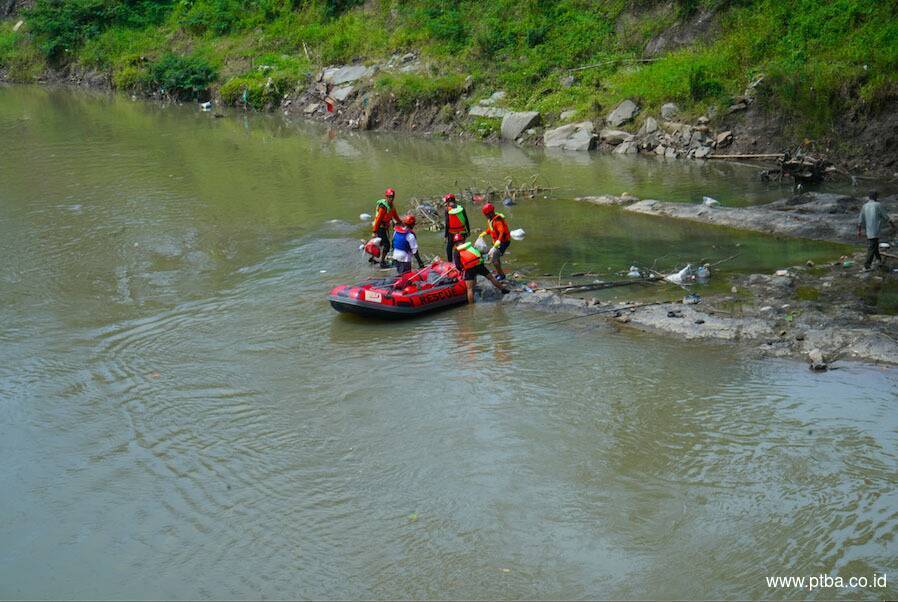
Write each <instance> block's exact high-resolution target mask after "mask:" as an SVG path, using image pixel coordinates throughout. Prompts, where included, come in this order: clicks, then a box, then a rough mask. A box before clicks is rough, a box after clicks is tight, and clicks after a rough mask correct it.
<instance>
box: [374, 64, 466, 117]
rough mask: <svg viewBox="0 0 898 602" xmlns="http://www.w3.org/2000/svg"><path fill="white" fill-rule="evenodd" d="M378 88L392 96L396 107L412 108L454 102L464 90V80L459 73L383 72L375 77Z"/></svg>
mask: <svg viewBox="0 0 898 602" xmlns="http://www.w3.org/2000/svg"><path fill="white" fill-rule="evenodd" d="M375 85H376V87H377V89H378V90H381V91H383V92H388V93H389V94H391V95H392V96H393V99H394V102H395V103H396V107H397V108H399V109H402V110H408V109H412V108H414V107H415V106H417V105H418V103H421V104H427V105H431V104H443V103H447V102H455V101H456V100H458V97H459V96H461V95H462V93H463V92H464V85H465V80H464V78H463V77H462V76H460V75H443V76H439V77H430V76H426V75H419V74H417V73H403V74H399V75H393V74H389V73H385V74H383V75H381V76H380V77H379V78H377V81H376V82H375Z"/></svg>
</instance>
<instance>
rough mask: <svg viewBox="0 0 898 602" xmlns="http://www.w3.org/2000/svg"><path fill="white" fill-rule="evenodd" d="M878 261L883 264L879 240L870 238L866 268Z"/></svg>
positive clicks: (865, 262) (868, 240)
mask: <svg viewBox="0 0 898 602" xmlns="http://www.w3.org/2000/svg"><path fill="white" fill-rule="evenodd" d="M874 259H876V260H877V261H879V263H880V264H882V255H880V254H879V239H878V238H868V239H867V259H866V260H865V261H864V267H865V268H869V267H870V266H871V265H872V264H873V260H874Z"/></svg>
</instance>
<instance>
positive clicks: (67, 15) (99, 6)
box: [26, 0, 172, 61]
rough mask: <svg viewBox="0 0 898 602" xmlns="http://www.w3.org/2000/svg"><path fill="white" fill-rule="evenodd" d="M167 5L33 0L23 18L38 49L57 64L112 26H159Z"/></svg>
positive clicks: (143, 0) (150, 0) (157, 1)
mask: <svg viewBox="0 0 898 602" xmlns="http://www.w3.org/2000/svg"><path fill="white" fill-rule="evenodd" d="M171 5H172V0H37V2H35V4H34V6H33V7H32V8H31V9H30V10H29V11H28V12H27V14H26V19H27V21H28V27H29V29H30V31H31V33H32V35H33V36H34V38H35V39H36V40H37V42H38V47H39V48H40V49H41V50H42V51H43V52H44V53H45V54H46V55H47V56H48V57H49V58H51V59H53V60H56V61H60V60H64V59H65V57H66V56H67V55H68V54H69V53H71V52H74V51H75V50H77V49H78V48H79V47H80V46H81V45H82V44H83V43H84V41H85V40H87V39H88V38H92V37H94V36H97V35H99V34H100V33H102V32H103V31H104V30H106V29H107V28H108V27H111V26H113V25H121V26H124V27H129V28H143V27H147V26H149V25H154V24H158V23H160V22H161V21H162V19H164V17H165V15H167V14H168V12H169V10H170V9H171Z"/></svg>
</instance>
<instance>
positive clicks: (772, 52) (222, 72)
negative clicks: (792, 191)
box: [0, 0, 898, 135]
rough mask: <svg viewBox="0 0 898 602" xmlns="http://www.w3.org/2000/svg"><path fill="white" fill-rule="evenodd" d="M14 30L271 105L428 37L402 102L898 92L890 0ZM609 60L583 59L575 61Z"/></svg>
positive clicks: (698, 100) (207, 9)
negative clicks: (341, 68) (684, 31)
mask: <svg viewBox="0 0 898 602" xmlns="http://www.w3.org/2000/svg"><path fill="white" fill-rule="evenodd" d="M700 11H713V12H714V17H713V18H714V20H715V22H716V23H717V24H718V26H717V27H715V28H713V29H712V34H710V35H702V36H699V37H697V38H696V39H695V40H694V41H693V42H692V43H690V44H688V45H686V46H684V47H681V48H678V49H674V50H672V51H669V52H665V53H663V54H661V55H660V56H658V57H656V58H657V60H655V61H654V62H647V63H639V62H634V59H639V58H642V57H643V56H644V50H645V47H646V43H647V42H648V41H649V40H651V39H652V38H653V37H654V36H657V35H658V34H660V33H662V32H663V31H665V30H667V29H668V28H670V27H672V26H674V25H676V24H677V23H682V22H689V20H690V19H691V18H692V17H693V16H694V15H695V14H697V13H698V12H700ZM22 18H24V19H25V21H26V26H25V27H23V28H22V29H21V31H20V32H15V33H14V32H13V31H12V24H13V22H12V21H9V22H5V23H0V67H2V68H3V69H5V70H6V71H7V72H8V76H9V77H11V78H12V79H19V80H29V79H33V78H34V77H36V76H37V75H38V74H39V73H40V72H41V71H42V70H43V69H44V67H45V65H48V64H49V65H51V66H58V65H61V64H67V63H74V64H76V65H79V66H81V67H83V68H86V69H94V70H102V71H107V72H109V73H111V75H112V81H113V82H114V85H115V86H116V87H118V88H121V89H123V90H134V91H148V90H156V89H160V88H162V89H164V90H166V92H168V93H171V94H175V95H179V96H183V97H191V96H194V95H196V94H197V93H199V92H200V91H201V90H203V89H204V88H206V87H207V86H217V87H220V91H221V94H222V97H223V98H224V99H225V100H226V101H230V102H236V101H237V100H239V99H240V98H241V97H242V95H243V91H244V90H246V91H247V100H248V101H249V102H251V103H252V104H253V105H255V106H257V107H260V108H261V107H263V106H265V105H266V104H268V103H271V102H276V101H277V100H278V99H279V98H280V97H281V96H282V95H283V94H284V93H287V92H288V91H290V90H291V89H293V88H294V87H295V86H296V85H297V83H298V82H299V81H300V80H301V79H303V78H304V77H305V76H306V74H307V73H309V72H310V71H311V70H313V69H315V68H317V67H319V66H321V65H327V64H334V63H343V62H349V61H353V60H363V61H377V60H380V59H383V58H385V57H388V56H389V55H391V54H392V53H396V52H405V51H409V50H415V51H418V52H420V53H421V56H422V57H423V58H424V59H425V60H426V61H427V62H428V64H429V65H430V73H428V74H427V75H411V74H410V75H402V76H395V75H393V76H391V75H383V76H381V79H380V81H378V82H377V86H378V88H379V89H382V90H384V91H392V92H394V93H396V95H397V99H398V100H399V102H400V103H407V104H408V105H409V106H411V105H413V104H414V102H415V101H416V100H418V99H423V100H425V101H439V102H443V101H446V100H452V99H453V98H454V97H457V96H458V95H460V94H461V90H462V86H463V82H464V78H465V77H466V76H468V75H470V76H471V77H472V78H473V80H474V84H475V96H477V95H478V94H482V95H485V94H487V93H488V92H490V91H492V90H495V89H500V88H501V89H504V90H506V91H507V92H508V97H507V102H508V104H509V105H510V106H513V107H518V108H531V109H536V110H540V111H543V112H545V113H550V112H557V111H560V110H563V109H569V108H575V109H577V111H578V113H579V115H580V116H581V117H583V118H589V117H593V116H596V115H599V114H602V113H604V112H606V111H607V109H608V108H609V106H611V105H612V104H614V103H615V102H617V101H619V100H620V99H622V98H624V97H629V98H634V99H638V100H639V101H640V102H641V103H642V104H643V106H645V107H648V108H650V109H651V108H657V107H658V106H660V105H661V104H663V103H664V102H668V101H674V102H677V103H678V104H679V105H680V106H681V108H683V109H685V110H686V111H687V112H697V111H700V110H704V109H705V108H706V107H707V106H708V105H712V104H717V105H726V104H727V103H729V102H730V100H731V99H732V97H733V96H734V95H737V94H739V93H740V92H741V91H742V90H743V89H744V88H745V85H746V84H747V83H748V82H749V81H750V79H751V78H752V77H753V76H755V75H757V74H760V73H764V74H765V75H766V76H767V80H766V81H767V84H768V85H767V86H766V88H765V90H766V91H765V94H764V97H763V101H764V102H765V103H767V106H768V108H769V109H770V110H773V111H780V112H784V113H785V114H787V115H789V116H792V117H794V118H795V123H797V124H798V125H799V127H800V129H804V130H806V131H807V132H808V133H809V134H811V135H819V134H822V133H825V132H826V131H827V129H828V128H830V127H831V126H832V124H833V123H834V121H835V119H836V118H837V117H838V116H839V115H840V113H841V112H842V111H844V110H845V109H847V108H857V107H860V108H862V109H865V110H869V111H876V110H878V109H879V108H880V107H882V106H883V105H884V104H885V103H886V102H887V101H889V100H894V99H895V98H896V97H898V3H895V2H891V1H890V2H878V1H875V0H866V1H865V0H830V1H828V2H820V1H819V0H741V1H735V0H729V1H728V0H678V1H676V2H673V1H671V2H660V1H654V2H651V1H650V2H637V1H636V0H491V1H489V2H483V1H478V0H380V1H377V0H373V1H372V0H369V1H368V2H364V3H360V2H359V1H358V0H256V1H250V0H178V1H174V0H162V1H155V2H154V1H151V0H37V2H36V5H35V6H34V7H33V8H32V9H31V10H30V11H29V12H27V13H26V14H25V15H23V16H22ZM596 63H602V65H600V66H598V67H595V68H590V69H586V70H582V71H578V72H576V81H575V82H574V83H573V85H570V86H569V87H565V85H564V84H563V83H562V80H563V78H564V76H565V75H567V74H568V73H569V72H568V70H569V69H572V68H576V67H580V66H584V65H590V64H596Z"/></svg>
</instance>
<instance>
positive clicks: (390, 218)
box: [368, 188, 402, 268]
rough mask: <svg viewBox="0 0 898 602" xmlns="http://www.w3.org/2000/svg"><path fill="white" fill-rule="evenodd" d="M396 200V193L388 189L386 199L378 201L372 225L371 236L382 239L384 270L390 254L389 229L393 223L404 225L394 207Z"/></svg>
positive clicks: (372, 260) (381, 257)
mask: <svg viewBox="0 0 898 602" xmlns="http://www.w3.org/2000/svg"><path fill="white" fill-rule="evenodd" d="M395 198H396V191H395V190H393V189H392V188H387V190H386V192H385V193H384V198H382V199H380V200H379V201H377V205H376V206H375V208H374V212H375V213H374V222H372V224H371V235H372V236H374V237H377V238H380V267H382V268H385V267H388V266H387V253H389V252H390V237H389V236H388V234H389V232H388V231H387V229H388V228H389V227H390V224H391V223H395V224H396V225H397V226H398V225H401V224H402V220H400V219H399V214H398V213H396V207H394V206H393V199H395ZM368 261H370V262H372V263H373V262H375V261H377V260H376V259H374V258H373V257H372V258H370V259H369V260H368Z"/></svg>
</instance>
